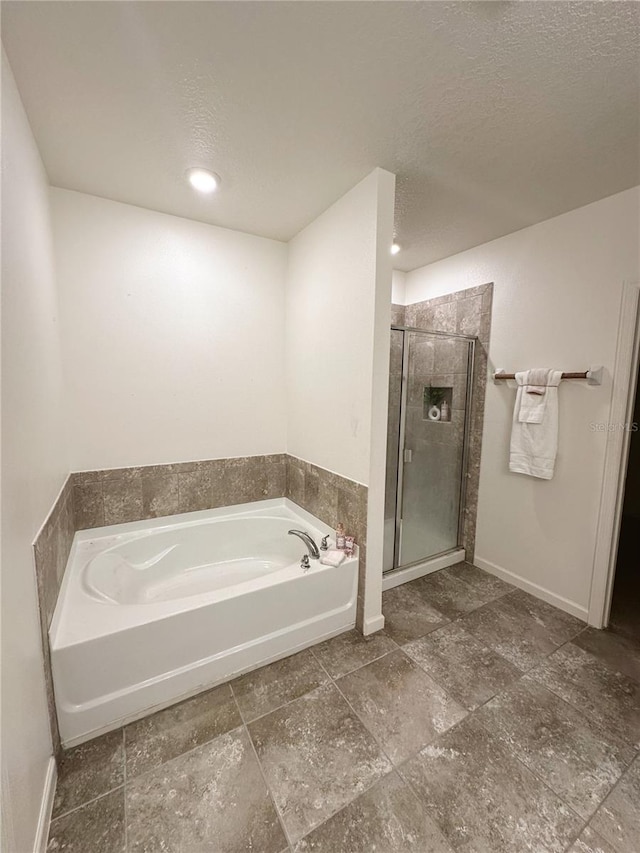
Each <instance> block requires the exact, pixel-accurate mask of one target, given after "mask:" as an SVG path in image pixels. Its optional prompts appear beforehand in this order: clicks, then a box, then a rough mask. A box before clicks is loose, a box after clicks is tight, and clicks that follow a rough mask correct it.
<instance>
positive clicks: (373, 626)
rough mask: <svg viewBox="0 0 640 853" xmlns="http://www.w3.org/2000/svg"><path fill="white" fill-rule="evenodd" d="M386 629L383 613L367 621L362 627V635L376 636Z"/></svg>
mask: <svg viewBox="0 0 640 853" xmlns="http://www.w3.org/2000/svg"><path fill="white" fill-rule="evenodd" d="M383 628H384V616H383V615H382V613H381V614H380V615H379V616H374V617H373V618H371V619H365V620H364V624H363V626H362V633H363V634H364V636H365V637H368V636H369V634H375V632H376V631H382V629H383Z"/></svg>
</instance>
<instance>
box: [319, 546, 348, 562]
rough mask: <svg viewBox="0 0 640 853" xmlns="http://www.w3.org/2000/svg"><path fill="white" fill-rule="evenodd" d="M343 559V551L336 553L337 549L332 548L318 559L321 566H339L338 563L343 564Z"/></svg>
mask: <svg viewBox="0 0 640 853" xmlns="http://www.w3.org/2000/svg"><path fill="white" fill-rule="evenodd" d="M344 558H345V553H344V551H338V550H337V549H335V548H333V549H330V550H329V551H325V552H324V553H323V555H322V556H321V557H320V562H321V563H322V565H323V566H339V565H340V563H342V562H343V560H344Z"/></svg>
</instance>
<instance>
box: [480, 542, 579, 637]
mask: <svg viewBox="0 0 640 853" xmlns="http://www.w3.org/2000/svg"><path fill="white" fill-rule="evenodd" d="M473 563H474V565H475V566H477V567H478V568H479V569H484V571H485V572H489V574H490V575H495V576H496V577H498V578H501V580H503V581H507V583H512V584H513V585H514V586H517V587H518V589H523V590H524V591H525V592H528V593H530V594H531V595H535V596H536V598H541V599H542V600H543V601H546V602H547V604H553V606H554V607H557V608H558V609H559V610H564V611H565V612H566V613H570V614H571V615H572V616H577V617H578V619H582V620H584V621H585V622H586V621H587V616H588V610H587V608H586V607H583V606H582V605H581V604H577V603H576V602H575V601H571V600H570V599H568V598H563V597H562V596H561V595H556V593H555V592H551V591H550V590H548V589H546V588H545V587H543V586H539V584H537V583H533V582H532V581H528V580H526V579H525V578H521V577H520V575H516V574H514V573H513V572H510V571H509V570H508V569H503V568H502V566H497V565H496V564H495V563H491V562H490V561H489V560H484V559H483V558H482V557H475V558H474V561H473Z"/></svg>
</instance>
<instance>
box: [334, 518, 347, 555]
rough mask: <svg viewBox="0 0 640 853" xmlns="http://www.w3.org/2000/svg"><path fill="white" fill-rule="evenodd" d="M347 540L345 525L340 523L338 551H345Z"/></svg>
mask: <svg viewBox="0 0 640 853" xmlns="http://www.w3.org/2000/svg"><path fill="white" fill-rule="evenodd" d="M345 540H346V536H345V532H344V524H343V523H342V522H340V524H338V526H337V527H336V548H337V549H338V551H344V547H345Z"/></svg>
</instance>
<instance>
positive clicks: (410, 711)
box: [47, 564, 640, 853]
mask: <svg viewBox="0 0 640 853" xmlns="http://www.w3.org/2000/svg"><path fill="white" fill-rule="evenodd" d="M384 612H385V617H386V628H385V632H384V633H380V634H376V635H374V636H372V637H368V638H363V637H361V636H360V635H359V634H357V633H356V632H355V631H352V632H349V633H347V634H343V635H341V636H340V637H336V638H335V639H333V640H329V641H328V642H325V643H321V644H320V645H317V646H315V647H313V648H312V649H308V650H306V651H303V652H300V653H299V654H297V655H294V656H292V657H290V658H287V659H286V660H283V661H279V662H277V663H274V664H271V665H270V666H266V667H263V668H262V669H260V670H256V671H255V672H252V673H249V674H248V675H244V676H242V677H241V678H238V679H236V680H235V681H233V682H231V683H230V684H225V685H222V686H220V687H216V688H214V689H213V690H210V691H208V692H207V693H203V694H201V695H200V696H197V697H195V698H193V699H189V700H187V701H185V702H182V703H181V704H179V705H175V706H174V707H172V708H169V709H167V710H165V711H161V712H159V713H157V714H155V715H154V716H152V717H148V718H147V719H144V720H141V721H139V722H136V723H132V724H131V725H129V726H126V727H125V728H124V729H121V730H119V731H117V732H113V733H111V734H108V735H105V736H103V737H101V738H98V739H96V740H94V741H91V742H90V743H88V744H85V745H83V746H80V747H77V748H75V749H73V750H70V751H69V752H68V753H66V754H65V757H64V760H63V761H62V763H61V764H62V766H61V767H60V774H59V782H58V788H57V792H56V798H55V805H54V814H53V820H52V823H51V829H50V835H49V843H48V847H47V850H48V851H49V853H53V851H65V853H125V851H126V853H160V851H162V853H241V851H242V852H243V853H244V851H252V853H285V851H289V853H307V851H316V853H372V851H375V853H404V851H414V853H458V851H464V853H520V851H523V853H524V851H527V853H563V851H567V853H638V851H640V646H636V645H634V644H633V643H630V642H629V641H628V640H625V641H624V642H623V643H621V642H620V641H619V638H616V637H615V636H613V635H609V634H607V633H603V632H597V631H593V630H592V629H589V628H586V629H585V626H584V624H583V623H582V622H580V621H579V620H578V619H574V618H573V617H572V616H569V615H567V614H566V613H563V612H562V611H559V610H556V609H555V608H553V607H551V606H550V605H548V604H545V603H544V602H542V601H539V600H538V599H536V598H533V597H531V596H529V595H527V594H526V593H524V592H521V591H519V590H516V589H514V588H513V587H511V586H509V585H508V584H505V583H503V582H502V581H500V580H498V579H496V578H494V577H492V576H490V575H487V574H485V573H483V572H482V571H480V570H479V569H476V568H474V567H472V566H469V565H467V564H459V565H457V566H454V567H452V568H450V569H445V570H444V571H441V572H438V573H436V574H433V575H430V576H429V577H427V578H422V579H421V580H419V581H414V582H413V583H411V584H406V585H404V586H402V587H397V588H396V589H393V590H390V591H389V592H387V593H385V596H384Z"/></svg>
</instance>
